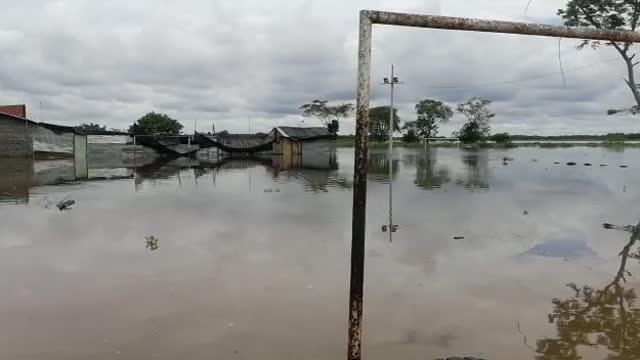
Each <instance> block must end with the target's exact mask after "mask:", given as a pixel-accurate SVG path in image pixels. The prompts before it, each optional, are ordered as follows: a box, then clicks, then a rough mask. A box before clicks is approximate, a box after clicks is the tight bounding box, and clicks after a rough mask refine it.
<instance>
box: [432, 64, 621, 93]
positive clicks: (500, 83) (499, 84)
mask: <svg viewBox="0 0 640 360" xmlns="http://www.w3.org/2000/svg"><path fill="white" fill-rule="evenodd" d="M618 60H619V59H618V58H611V59H608V60H605V61H602V62H599V63H595V64H590V65H585V66H579V67H575V68H572V69H569V70H566V71H565V70H564V69H562V72H553V73H547V74H541V75H536V76H531V77H527V78H522V79H516V80H509V81H500V82H494V83H485V84H472V85H454V86H430V87H429V88H431V89H470V88H482V87H491V86H502V85H511V84H518V83H523V82H528V81H534V80H540V79H544V78H548V77H553V76H558V75H562V76H563V77H564V76H565V74H566V73H570V72H575V71H579V70H584V69H588V68H592V67H595V66H599V65H604V64H607V63H610V62H614V61H618Z"/></svg>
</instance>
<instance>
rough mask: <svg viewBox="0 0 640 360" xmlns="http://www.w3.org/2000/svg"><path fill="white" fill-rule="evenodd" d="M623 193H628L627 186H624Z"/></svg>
mask: <svg viewBox="0 0 640 360" xmlns="http://www.w3.org/2000/svg"><path fill="white" fill-rule="evenodd" d="M622 192H625V193H626V192H627V185H624V186H623V187H622Z"/></svg>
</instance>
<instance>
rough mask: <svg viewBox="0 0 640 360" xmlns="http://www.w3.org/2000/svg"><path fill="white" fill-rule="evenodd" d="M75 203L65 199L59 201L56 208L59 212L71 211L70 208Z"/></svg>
mask: <svg viewBox="0 0 640 360" xmlns="http://www.w3.org/2000/svg"><path fill="white" fill-rule="evenodd" d="M75 203H76V201H75V200H72V199H65V200H62V201H60V202H59V203H58V204H57V205H56V206H57V207H58V210H60V211H67V210H71V209H72V206H73V205H75Z"/></svg>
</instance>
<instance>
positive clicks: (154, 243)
mask: <svg viewBox="0 0 640 360" xmlns="http://www.w3.org/2000/svg"><path fill="white" fill-rule="evenodd" d="M145 240H147V246H145V249H149V250H151V251H156V250H158V248H159V246H158V238H156V237H155V236H153V235H151V236H145Z"/></svg>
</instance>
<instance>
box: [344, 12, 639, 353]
mask: <svg viewBox="0 0 640 360" xmlns="http://www.w3.org/2000/svg"><path fill="white" fill-rule="evenodd" d="M373 24H382V25H395V26H409V27H420V28H430V29H443V30H457V31H476V32H490V33H501V34H516V35H518V34H519V35H531V36H547V37H556V38H572V39H585V40H603V41H612V42H621V43H638V42H640V33H638V32H633V31H620V30H600V29H591V28H584V27H566V26H554V25H540V24H530V23H518V22H507V21H491V20H479V19H467V18H456V17H446V16H431V15H417V14H404V13H395V12H384V11H373V10H362V11H360V32H359V43H358V80H357V93H356V142H355V146H356V147H355V165H354V174H353V219H352V232H351V236H352V238H351V278H350V294H349V344H348V359H349V360H360V359H361V358H362V351H361V350H362V305H363V290H364V289H363V287H364V256H365V231H366V218H367V217H366V208H367V172H368V171H367V159H368V155H369V144H368V141H369V139H368V131H369V94H370V88H371V38H372V29H373Z"/></svg>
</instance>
